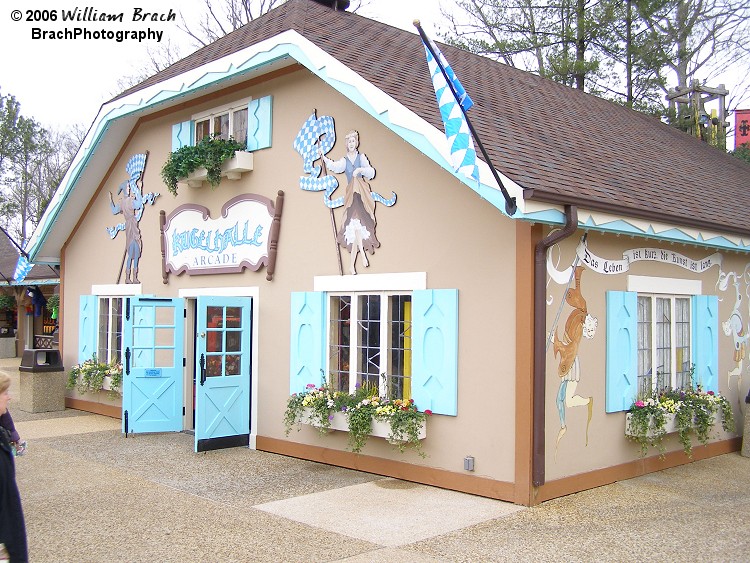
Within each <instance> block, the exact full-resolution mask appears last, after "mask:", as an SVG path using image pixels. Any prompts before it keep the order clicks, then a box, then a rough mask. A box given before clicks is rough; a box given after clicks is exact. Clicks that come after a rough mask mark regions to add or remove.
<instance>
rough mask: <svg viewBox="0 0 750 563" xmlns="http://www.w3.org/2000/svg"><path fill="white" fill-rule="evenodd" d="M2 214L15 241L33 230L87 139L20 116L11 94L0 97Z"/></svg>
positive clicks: (75, 130) (81, 133)
mask: <svg viewBox="0 0 750 563" xmlns="http://www.w3.org/2000/svg"><path fill="white" fill-rule="evenodd" d="M0 100H1V101H2V106H0V127H1V129H0V135H1V136H2V151H3V154H2V156H1V158H2V161H3V165H2V169H1V172H2V176H1V177H0V180H1V182H0V213H2V215H3V219H4V224H5V227H6V230H8V231H9V232H11V233H12V234H13V236H14V237H15V238H16V240H18V241H24V240H25V239H26V236H27V234H29V233H30V231H31V230H32V229H33V228H34V227H36V225H37V224H38V223H39V220H40V219H41V217H42V214H43V213H44V211H45V209H46V208H47V205H48V204H49V202H50V199H51V198H52V195H53V194H54V192H55V190H56V189H57V187H58V186H59V184H60V182H61V181H62V178H63V176H64V175H65V173H66V171H67V169H68V167H69V166H70V163H71V162H72V160H73V157H74V156H75V154H76V151H77V150H78V147H79V146H80V144H81V141H82V140H83V137H84V136H85V132H84V130H83V129H82V128H81V127H75V128H73V130H71V131H68V132H51V131H49V130H47V129H45V128H44V127H43V126H42V125H41V124H39V123H38V122H37V121H35V120H34V119H33V118H28V117H25V116H24V115H22V114H21V111H20V108H21V105H20V103H19V102H18V101H17V100H16V99H15V98H14V97H13V96H10V95H9V96H3V97H0Z"/></svg>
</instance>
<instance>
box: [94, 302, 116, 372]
mask: <svg viewBox="0 0 750 563" xmlns="http://www.w3.org/2000/svg"><path fill="white" fill-rule="evenodd" d="M96 349H97V352H96V357H97V359H98V360H99V361H100V362H105V363H110V362H114V361H117V362H120V361H121V357H120V354H121V350H122V297H100V298H99V323H98V338H97V347H96Z"/></svg>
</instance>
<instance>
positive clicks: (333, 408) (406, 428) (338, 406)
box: [284, 383, 432, 457]
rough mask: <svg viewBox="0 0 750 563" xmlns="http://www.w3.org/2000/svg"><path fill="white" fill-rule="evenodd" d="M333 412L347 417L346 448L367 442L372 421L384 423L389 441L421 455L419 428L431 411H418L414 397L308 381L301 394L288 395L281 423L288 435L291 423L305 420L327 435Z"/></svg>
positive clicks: (372, 388) (372, 389)
mask: <svg viewBox="0 0 750 563" xmlns="http://www.w3.org/2000/svg"><path fill="white" fill-rule="evenodd" d="M334 413H343V414H344V415H345V416H346V420H347V424H348V428H349V440H348V444H347V447H348V449H350V450H351V451H353V452H355V453H359V452H361V451H362V449H363V448H364V447H365V445H366V444H367V440H368V438H369V437H370V434H371V432H372V423H373V421H374V420H377V421H380V422H386V423H388V425H389V428H390V432H389V435H388V441H389V442H391V443H393V444H394V445H396V447H397V448H398V449H399V451H401V452H404V451H405V450H406V448H407V447H412V448H414V449H415V450H416V451H417V453H418V454H419V455H420V456H422V457H424V453H423V452H422V442H421V440H420V431H421V429H422V427H423V426H424V424H425V422H426V420H427V417H428V416H430V415H431V414H432V412H431V411H430V410H425V411H424V412H421V411H419V410H418V409H417V405H416V404H415V403H414V401H413V400H401V399H385V398H382V397H379V396H378V389H377V387H374V386H363V387H358V388H357V389H356V391H355V392H354V393H353V394H349V393H344V392H341V391H332V390H331V389H330V388H329V387H328V386H327V385H322V386H320V387H316V386H315V385H313V384H312V383H311V384H308V385H307V388H306V390H305V391H304V392H302V393H295V394H293V395H292V396H291V397H289V399H288V401H287V407H286V410H285V411H284V426H285V428H286V435H287V436H288V435H289V433H290V432H291V430H292V428H293V427H294V426H298V429H299V425H300V423H307V424H311V425H313V426H315V427H316V428H318V430H319V431H320V432H321V433H323V434H327V433H328V432H329V431H330V430H331V421H332V420H333V417H334Z"/></svg>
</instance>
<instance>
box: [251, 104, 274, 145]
mask: <svg viewBox="0 0 750 563" xmlns="http://www.w3.org/2000/svg"><path fill="white" fill-rule="evenodd" d="M271 106H272V104H271V96H265V97H264V98H258V99H256V100H252V101H251V102H250V103H249V104H248V106H247V150H249V151H257V150H260V149H267V148H268V147H270V146H271V129H272V119H271V117H272V115H271V109H272V108H271Z"/></svg>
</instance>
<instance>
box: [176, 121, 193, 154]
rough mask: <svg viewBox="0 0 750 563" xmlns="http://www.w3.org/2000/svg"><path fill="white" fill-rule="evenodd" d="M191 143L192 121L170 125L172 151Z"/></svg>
mask: <svg viewBox="0 0 750 563" xmlns="http://www.w3.org/2000/svg"><path fill="white" fill-rule="evenodd" d="M192 144H193V122H192V121H183V122H182V123H175V124H174V125H172V152H174V151H176V150H177V149H181V148H182V147H189V146H191V145H192Z"/></svg>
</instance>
